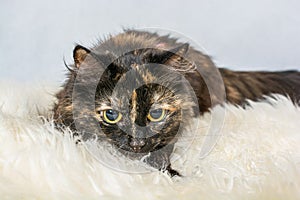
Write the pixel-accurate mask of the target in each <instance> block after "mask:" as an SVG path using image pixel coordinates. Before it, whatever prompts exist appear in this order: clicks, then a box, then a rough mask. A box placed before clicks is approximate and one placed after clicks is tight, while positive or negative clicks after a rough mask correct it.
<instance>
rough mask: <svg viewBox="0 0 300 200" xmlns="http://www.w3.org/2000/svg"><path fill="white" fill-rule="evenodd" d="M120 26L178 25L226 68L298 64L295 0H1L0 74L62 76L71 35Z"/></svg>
mask: <svg viewBox="0 0 300 200" xmlns="http://www.w3.org/2000/svg"><path fill="white" fill-rule="evenodd" d="M122 27H130V28H143V27H159V28H166V29H171V30H174V31H178V32H180V33H181V34H183V35H186V36H187V37H190V38H192V39H193V40H194V41H195V42H197V43H198V44H200V45H201V46H203V47H204V48H205V49H206V53H208V54H209V55H211V56H212V57H213V59H214V60H215V62H216V63H217V64H218V65H219V66H225V67H228V68H231V69H239V70H283V69H299V68H300V1H297V0H251V1H241V0H226V1H222V0H219V1H216V0H205V1H204V0H200V1H187V0H180V1H179V0H172V1H171V0H170V1H162V0H151V1H150V0H144V1H141V0H127V1H125V0H124V1H121V0H120V1H113V0H102V1H99V0H93V1H84V0H68V1H60V0H51V1H41V0H26V1H21V0H20V1H16V0H1V6H0V80H2V81H3V80H15V81H20V82H32V81H34V82H51V83H61V82H62V81H63V79H64V73H65V68H64V65H63V57H65V58H66V61H67V62H68V63H71V62H72V50H73V48H74V44H75V43H80V44H82V45H84V46H87V47H89V46H92V44H94V43H95V42H96V41H97V39H99V38H103V36H105V35H107V34H109V33H118V32H120V31H121V30H122Z"/></svg>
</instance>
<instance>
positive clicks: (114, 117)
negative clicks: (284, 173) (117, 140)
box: [103, 109, 122, 124]
mask: <svg viewBox="0 0 300 200" xmlns="http://www.w3.org/2000/svg"><path fill="white" fill-rule="evenodd" d="M103 119H104V121H106V122H107V123H110V124H115V123H117V122H119V121H120V120H121V119H122V114H121V113H119V112H118V111H116V110H112V109H108V110H104V111H103Z"/></svg>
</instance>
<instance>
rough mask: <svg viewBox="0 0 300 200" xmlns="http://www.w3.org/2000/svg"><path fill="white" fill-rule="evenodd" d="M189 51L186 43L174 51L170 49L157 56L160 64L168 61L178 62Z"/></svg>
mask: <svg viewBox="0 0 300 200" xmlns="http://www.w3.org/2000/svg"><path fill="white" fill-rule="evenodd" d="M188 49H189V44H188V43H184V44H182V45H180V46H178V47H176V48H174V49H170V50H167V51H163V53H161V54H159V55H158V56H159V59H160V61H161V62H162V63H166V62H168V61H169V62H170V61H172V60H173V61H174V60H179V59H181V58H182V57H184V56H185V54H186V53H187V51H188Z"/></svg>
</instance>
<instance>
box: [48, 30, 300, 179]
mask: <svg viewBox="0 0 300 200" xmlns="http://www.w3.org/2000/svg"><path fill="white" fill-rule="evenodd" d="M129 50H130V51H129ZM128 51H129V53H128ZM99 63H100V64H99ZM151 63H159V64H164V65H167V66H170V67H171V68H172V69H174V70H175V71H177V72H180V73H181V74H183V75H184V77H185V78H186V80H188V81H189V83H190V85H191V87H192V88H193V90H194V91H195V94H196V97H197V100H198V103H197V105H191V106H187V107H186V108H185V104H186V103H187V102H188V101H189V100H188V99H185V97H184V93H182V94H179V96H180V97H179V98H175V97H176V95H174V94H173V93H172V92H171V91H168V90H166V89H165V88H164V87H161V86H155V85H149V84H148V83H149V82H151V79H153V78H154V77H159V76H160V74H159V73H157V74H155V71H154V72H149V71H146V73H145V71H140V70H139V66H141V65H143V64H151ZM74 65H75V67H73V69H70V71H71V73H70V74H69V75H68V78H67V81H66V83H65V85H64V86H63V89H62V90H61V91H60V92H59V93H58V94H57V99H58V103H57V104H55V106H54V120H55V122H56V124H57V125H58V126H68V127H70V128H71V129H72V130H73V131H78V130H77V129H76V126H75V120H76V119H74V105H73V104H74V103H73V102H72V95H73V92H74V91H73V90H74V84H75V82H76V81H77V82H76V84H77V85H76V87H79V88H81V90H80V91H81V92H82V94H81V95H82V101H85V97H88V96H89V95H92V94H93V93H92V92H93V91H91V93H90V91H89V88H91V85H92V84H94V83H95V82H97V81H99V78H100V77H98V76H97V74H98V73H99V71H101V70H102V71H103V70H104V69H105V68H103V66H109V67H108V68H107V69H106V70H105V71H103V72H104V73H103V75H102V78H101V79H100V82H99V85H98V87H97V91H96V95H95V96H94V97H95V99H96V100H95V101H96V107H97V106H100V105H102V104H104V103H105V102H107V103H109V101H112V100H108V99H109V97H110V95H112V94H111V91H112V88H113V87H115V85H116V84H117V82H118V81H120V77H121V76H122V75H124V74H126V72H128V71H130V70H131V69H134V70H136V72H137V77H136V79H135V78H132V77H128V78H127V79H130V80H131V79H132V80H131V82H140V83H142V84H144V85H145V86H142V87H141V88H140V89H137V90H134V93H133V94H132V93H131V92H130V90H125V91H124V95H126V94H127V93H128V96H130V99H131V100H130V102H129V107H130V109H131V111H130V113H131V114H130V116H131V121H130V120H128V121H126V120H125V119H124V122H123V125H124V126H125V127H127V128H128V129H130V130H129V132H131V133H132V135H128V134H126V133H124V132H123V131H122V130H120V129H118V128H117V127H116V126H112V125H105V124H103V122H101V120H100V122H99V123H100V126H101V128H102V130H103V131H104V133H105V136H106V139H108V140H109V141H110V142H111V143H113V144H114V145H116V146H117V147H118V148H120V149H123V150H125V151H132V152H136V153H142V154H145V153H148V152H151V153H152V154H151V155H152V156H151V157H150V158H149V159H148V160H147V163H149V164H150V165H152V166H154V167H156V168H164V169H167V170H169V172H170V173H171V174H173V175H176V174H177V172H176V171H174V170H172V169H171V167H170V163H169V155H170V154H171V152H172V150H173V145H174V143H175V142H176V137H177V136H178V135H176V134H177V133H176V131H178V124H179V122H182V121H184V120H183V119H182V116H181V115H180V114H179V111H177V110H179V109H186V110H188V109H191V110H193V113H194V114H191V115H190V116H189V117H196V116H195V115H196V113H197V112H194V111H195V110H197V109H199V110H200V114H202V113H204V112H207V111H209V110H210V109H211V108H212V107H213V106H214V105H217V104H222V103H224V102H225V101H227V102H229V103H232V104H236V105H246V104H247V99H250V100H254V101H258V100H261V99H263V98H264V96H265V95H267V96H268V95H271V94H282V95H285V96H288V97H289V98H290V99H291V100H292V101H293V102H294V103H295V104H299V103H300V102H299V101H300V90H299V88H300V72H298V71H284V72H234V71H231V70H228V69H221V68H220V69H219V70H217V68H216V67H215V65H214V63H213V62H212V60H211V59H210V58H209V57H208V56H207V55H204V54H203V53H201V52H199V51H197V50H195V49H194V48H192V47H188V45H186V44H182V43H179V42H177V41H176V40H175V39H172V38H169V37H168V36H159V35H157V34H154V33H148V32H139V31H125V33H123V34H119V35H117V36H115V37H111V38H109V39H107V40H105V41H103V42H101V43H100V44H99V45H96V46H95V47H94V48H92V49H91V50H89V49H87V48H84V47H81V46H77V47H76V48H75V49H74ZM79 69H81V70H83V75H82V76H80V77H79V76H78V74H77V72H78V70H79ZM152 69H155V67H154V68H152ZM196 69H198V71H196ZM199 72H200V73H199ZM138 77H140V78H138ZM76 78H77V79H80V81H79V83H78V80H76ZM161 79H165V80H164V82H166V83H168V82H170V83H171V82H172V84H173V86H174V88H176V89H177V90H180V88H181V87H182V86H181V85H180V83H178V84H177V82H176V80H177V79H178V77H176V76H174V77H173V76H172V75H170V77H167V78H166V77H161ZM174 80H175V81H174ZM223 82H224V84H225V86H224V85H223ZM127 85H128V84H127ZM129 85H130V84H129ZM208 85H209V87H207V86H208ZM173 86H172V87H173ZM124 87H125V85H124ZM224 87H225V88H224ZM223 89H225V92H224V90H223ZM143 91H149V92H148V93H145V94H144V93H143ZM155 93H158V94H159V95H161V98H163V99H168V98H169V100H168V105H169V107H170V105H173V108H170V109H169V113H168V115H170V116H168V121H166V123H167V125H168V126H167V125H164V126H163V125H161V126H163V128H162V131H161V132H159V131H157V132H159V134H157V135H156V136H153V137H150V138H145V136H141V135H143V134H145V133H142V132H140V131H137V130H136V128H135V127H134V126H133V125H134V124H138V125H140V126H152V128H153V129H154V130H155V127H156V126H158V125H155V124H152V125H150V124H149V122H148V121H147V120H146V117H145V116H146V114H147V112H149V109H150V107H149V106H150V105H152V103H153V102H152V100H153V98H154V96H155ZM143 95H145V96H143ZM156 95H157V94H156ZM225 96H226V98H225ZM120 99H121V98H120ZM175 99H176V101H175ZM178 99H179V100H178ZM120 101H122V100H120ZM166 101H167V100H166ZM98 104H99V105H98ZM120 109H122V108H120ZM81 112H86V113H85V116H90V117H89V118H93V119H94V120H96V121H97V120H98V118H97V114H96V111H94V110H92V111H91V110H89V111H87V110H84V109H83V110H82V111H81ZM141 113H143V114H141ZM172 117H173V118H172ZM129 118H130V117H129ZM83 124H88V122H87V121H83ZM121 125H122V123H121ZM88 129H90V130H89V131H90V132H94V130H93V129H91V127H88ZM159 130H160V129H159ZM87 132H88V131H87ZM154 132H155V131H154ZM79 134H81V133H80V132H79ZM139 134H140V135H139ZM137 135H139V137H137V138H136V136H137ZM179 136H180V134H179ZM85 137H86V138H84V139H87V138H88V137H89V135H85ZM140 138H142V139H140ZM142 140H143V141H142ZM139 142H142V143H143V144H145V143H146V145H144V146H138V145H137V144H139ZM125 143H126V144H125ZM132 144H134V145H132ZM167 144H171V145H169V146H168V147H167V148H166V150H165V151H164V153H161V152H160V154H158V153H156V150H158V149H160V148H163V147H165V146H166V145H167ZM136 145H137V146H136Z"/></svg>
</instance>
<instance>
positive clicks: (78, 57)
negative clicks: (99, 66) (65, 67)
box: [73, 45, 91, 68]
mask: <svg viewBox="0 0 300 200" xmlns="http://www.w3.org/2000/svg"><path fill="white" fill-rule="evenodd" d="M90 52H91V51H90V50H89V49H87V48H85V47H83V46H81V45H76V47H75V48H74V50H73V58H74V63H75V66H76V67H77V68H79V66H80V65H81V63H82V62H83V61H84V59H85V58H86V56H87V55H88V54H89V53H90Z"/></svg>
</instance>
